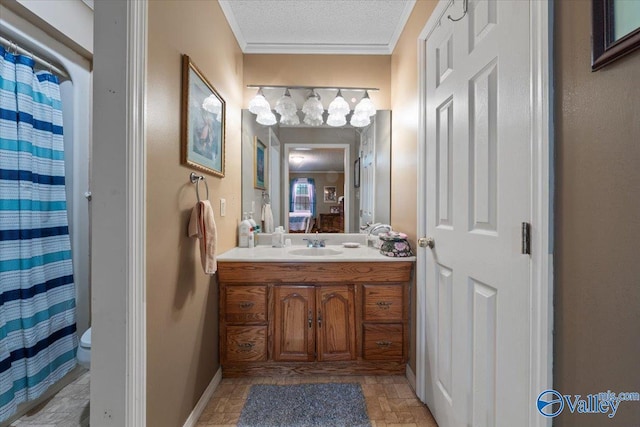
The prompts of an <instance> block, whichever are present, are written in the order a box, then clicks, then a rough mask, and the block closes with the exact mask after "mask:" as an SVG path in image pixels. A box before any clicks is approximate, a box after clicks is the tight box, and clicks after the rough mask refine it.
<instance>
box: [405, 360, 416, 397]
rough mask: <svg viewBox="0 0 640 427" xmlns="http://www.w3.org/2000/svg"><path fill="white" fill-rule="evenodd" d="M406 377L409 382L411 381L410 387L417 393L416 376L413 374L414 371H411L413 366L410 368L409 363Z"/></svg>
mask: <svg viewBox="0 0 640 427" xmlns="http://www.w3.org/2000/svg"><path fill="white" fill-rule="evenodd" d="M406 375H407V380H409V385H410V386H411V388H412V389H413V391H414V392H415V391H416V374H414V373H413V370H412V369H411V366H409V364H408V363H407V369H406Z"/></svg>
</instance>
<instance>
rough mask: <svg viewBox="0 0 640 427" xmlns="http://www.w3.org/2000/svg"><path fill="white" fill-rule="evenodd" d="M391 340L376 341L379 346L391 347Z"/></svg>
mask: <svg viewBox="0 0 640 427" xmlns="http://www.w3.org/2000/svg"><path fill="white" fill-rule="evenodd" d="M391 344H392V342H391V341H376V345H377V346H378V347H391Z"/></svg>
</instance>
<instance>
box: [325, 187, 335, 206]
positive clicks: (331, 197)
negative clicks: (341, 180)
mask: <svg viewBox="0 0 640 427" xmlns="http://www.w3.org/2000/svg"><path fill="white" fill-rule="evenodd" d="M323 194H324V202H325V203H337V202H338V193H337V191H336V186H335V185H325V187H324V192H323Z"/></svg>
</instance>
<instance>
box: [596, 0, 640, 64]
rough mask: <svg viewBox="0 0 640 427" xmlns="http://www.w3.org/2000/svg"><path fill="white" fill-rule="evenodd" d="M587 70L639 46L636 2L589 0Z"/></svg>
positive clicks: (639, 15) (639, 3)
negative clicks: (589, 66) (589, 43)
mask: <svg viewBox="0 0 640 427" xmlns="http://www.w3.org/2000/svg"><path fill="white" fill-rule="evenodd" d="M591 7H592V14H591V18H592V21H593V22H592V29H591V43H592V51H591V70H592V71H596V70H599V69H600V68H602V67H604V66H605V65H608V64H610V63H612V62H613V61H615V60H617V59H618V58H620V57H622V56H624V55H626V54H628V53H630V52H632V51H634V50H636V49H638V48H640V1H629V0H591Z"/></svg>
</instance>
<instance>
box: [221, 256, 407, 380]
mask: <svg viewBox="0 0 640 427" xmlns="http://www.w3.org/2000/svg"><path fill="white" fill-rule="evenodd" d="M412 270H413V263H412V262H405V261H394V262H370V263H340V262H310V263H271V262H268V263H267V262H264V263H244V262H219V264H218V275H219V276H218V277H219V284H220V312H219V316H220V360H221V363H222V368H223V376H225V377H234V376H236V377H237V376H253V375H291V374H304V373H314V374H319V373H326V374H330V375H338V374H351V375H354V374H363V375H376V374H403V373H404V370H405V364H406V361H407V356H408V349H409V339H408V332H409V331H408V321H409V300H408V296H409V283H410V281H411V275H412Z"/></svg>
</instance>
